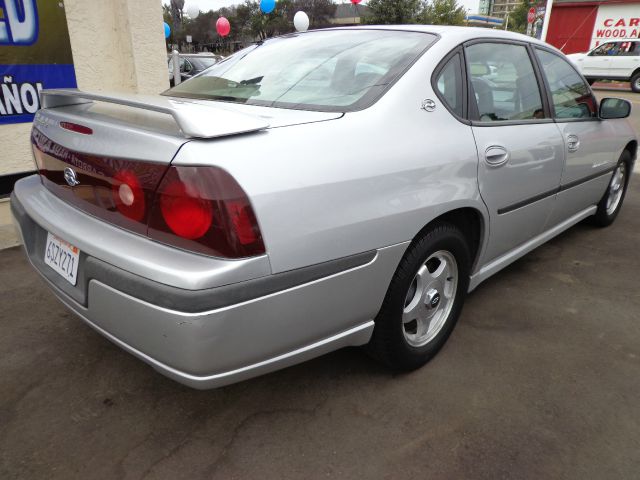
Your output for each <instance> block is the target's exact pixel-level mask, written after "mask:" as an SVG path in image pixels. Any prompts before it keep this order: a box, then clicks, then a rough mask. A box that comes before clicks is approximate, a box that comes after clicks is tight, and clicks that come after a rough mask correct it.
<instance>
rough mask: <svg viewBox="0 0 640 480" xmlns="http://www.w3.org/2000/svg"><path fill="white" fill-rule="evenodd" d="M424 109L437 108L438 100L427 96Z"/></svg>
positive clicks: (431, 110)
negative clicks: (435, 100)
mask: <svg viewBox="0 0 640 480" xmlns="http://www.w3.org/2000/svg"><path fill="white" fill-rule="evenodd" d="M422 109H423V110H424V111H425V112H433V111H434V110H435V109H436V102H434V101H433V100H431V99H430V98H427V99H426V100H424V101H423V102H422Z"/></svg>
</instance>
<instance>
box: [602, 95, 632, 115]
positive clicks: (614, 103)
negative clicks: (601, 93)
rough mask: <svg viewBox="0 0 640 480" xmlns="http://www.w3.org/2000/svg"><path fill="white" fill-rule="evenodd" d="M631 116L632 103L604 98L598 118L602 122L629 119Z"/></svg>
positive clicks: (619, 99)
mask: <svg viewBox="0 0 640 480" xmlns="http://www.w3.org/2000/svg"><path fill="white" fill-rule="evenodd" d="M629 115H631V102H629V101H628V100H624V99H622V98H603V99H602V101H601V102H600V111H599V112H598V116H599V117H600V118H601V119H602V120H612V119H615V118H627V117H628V116H629Z"/></svg>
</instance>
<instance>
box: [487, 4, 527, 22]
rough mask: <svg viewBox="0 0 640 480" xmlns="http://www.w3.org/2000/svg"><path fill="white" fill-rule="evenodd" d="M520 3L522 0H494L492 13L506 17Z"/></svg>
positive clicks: (494, 15)
mask: <svg viewBox="0 0 640 480" xmlns="http://www.w3.org/2000/svg"><path fill="white" fill-rule="evenodd" d="M520 3H521V0H493V3H492V4H491V13H490V15H491V16H492V17H498V18H502V19H504V18H506V17H507V15H508V14H510V13H511V12H513V11H514V10H515V9H516V7H517V6H518V5H520Z"/></svg>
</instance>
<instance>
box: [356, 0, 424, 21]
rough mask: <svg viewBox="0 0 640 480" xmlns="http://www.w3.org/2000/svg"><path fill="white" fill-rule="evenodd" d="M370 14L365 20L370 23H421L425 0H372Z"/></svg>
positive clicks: (369, 5)
mask: <svg viewBox="0 0 640 480" xmlns="http://www.w3.org/2000/svg"><path fill="white" fill-rule="evenodd" d="M367 6H368V7H369V14H368V15H367V16H366V17H365V18H363V22H366V23H368V24H370V25H401V24H407V23H420V21H421V14H422V12H423V10H424V8H425V1H424V0H370V1H369V3H368V4H367Z"/></svg>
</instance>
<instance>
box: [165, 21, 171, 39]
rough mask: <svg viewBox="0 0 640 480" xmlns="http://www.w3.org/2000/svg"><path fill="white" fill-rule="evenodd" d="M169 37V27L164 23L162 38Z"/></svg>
mask: <svg viewBox="0 0 640 480" xmlns="http://www.w3.org/2000/svg"><path fill="white" fill-rule="evenodd" d="M169 35H171V27H170V26H169V24H168V23H167V22H164V38H169Z"/></svg>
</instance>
